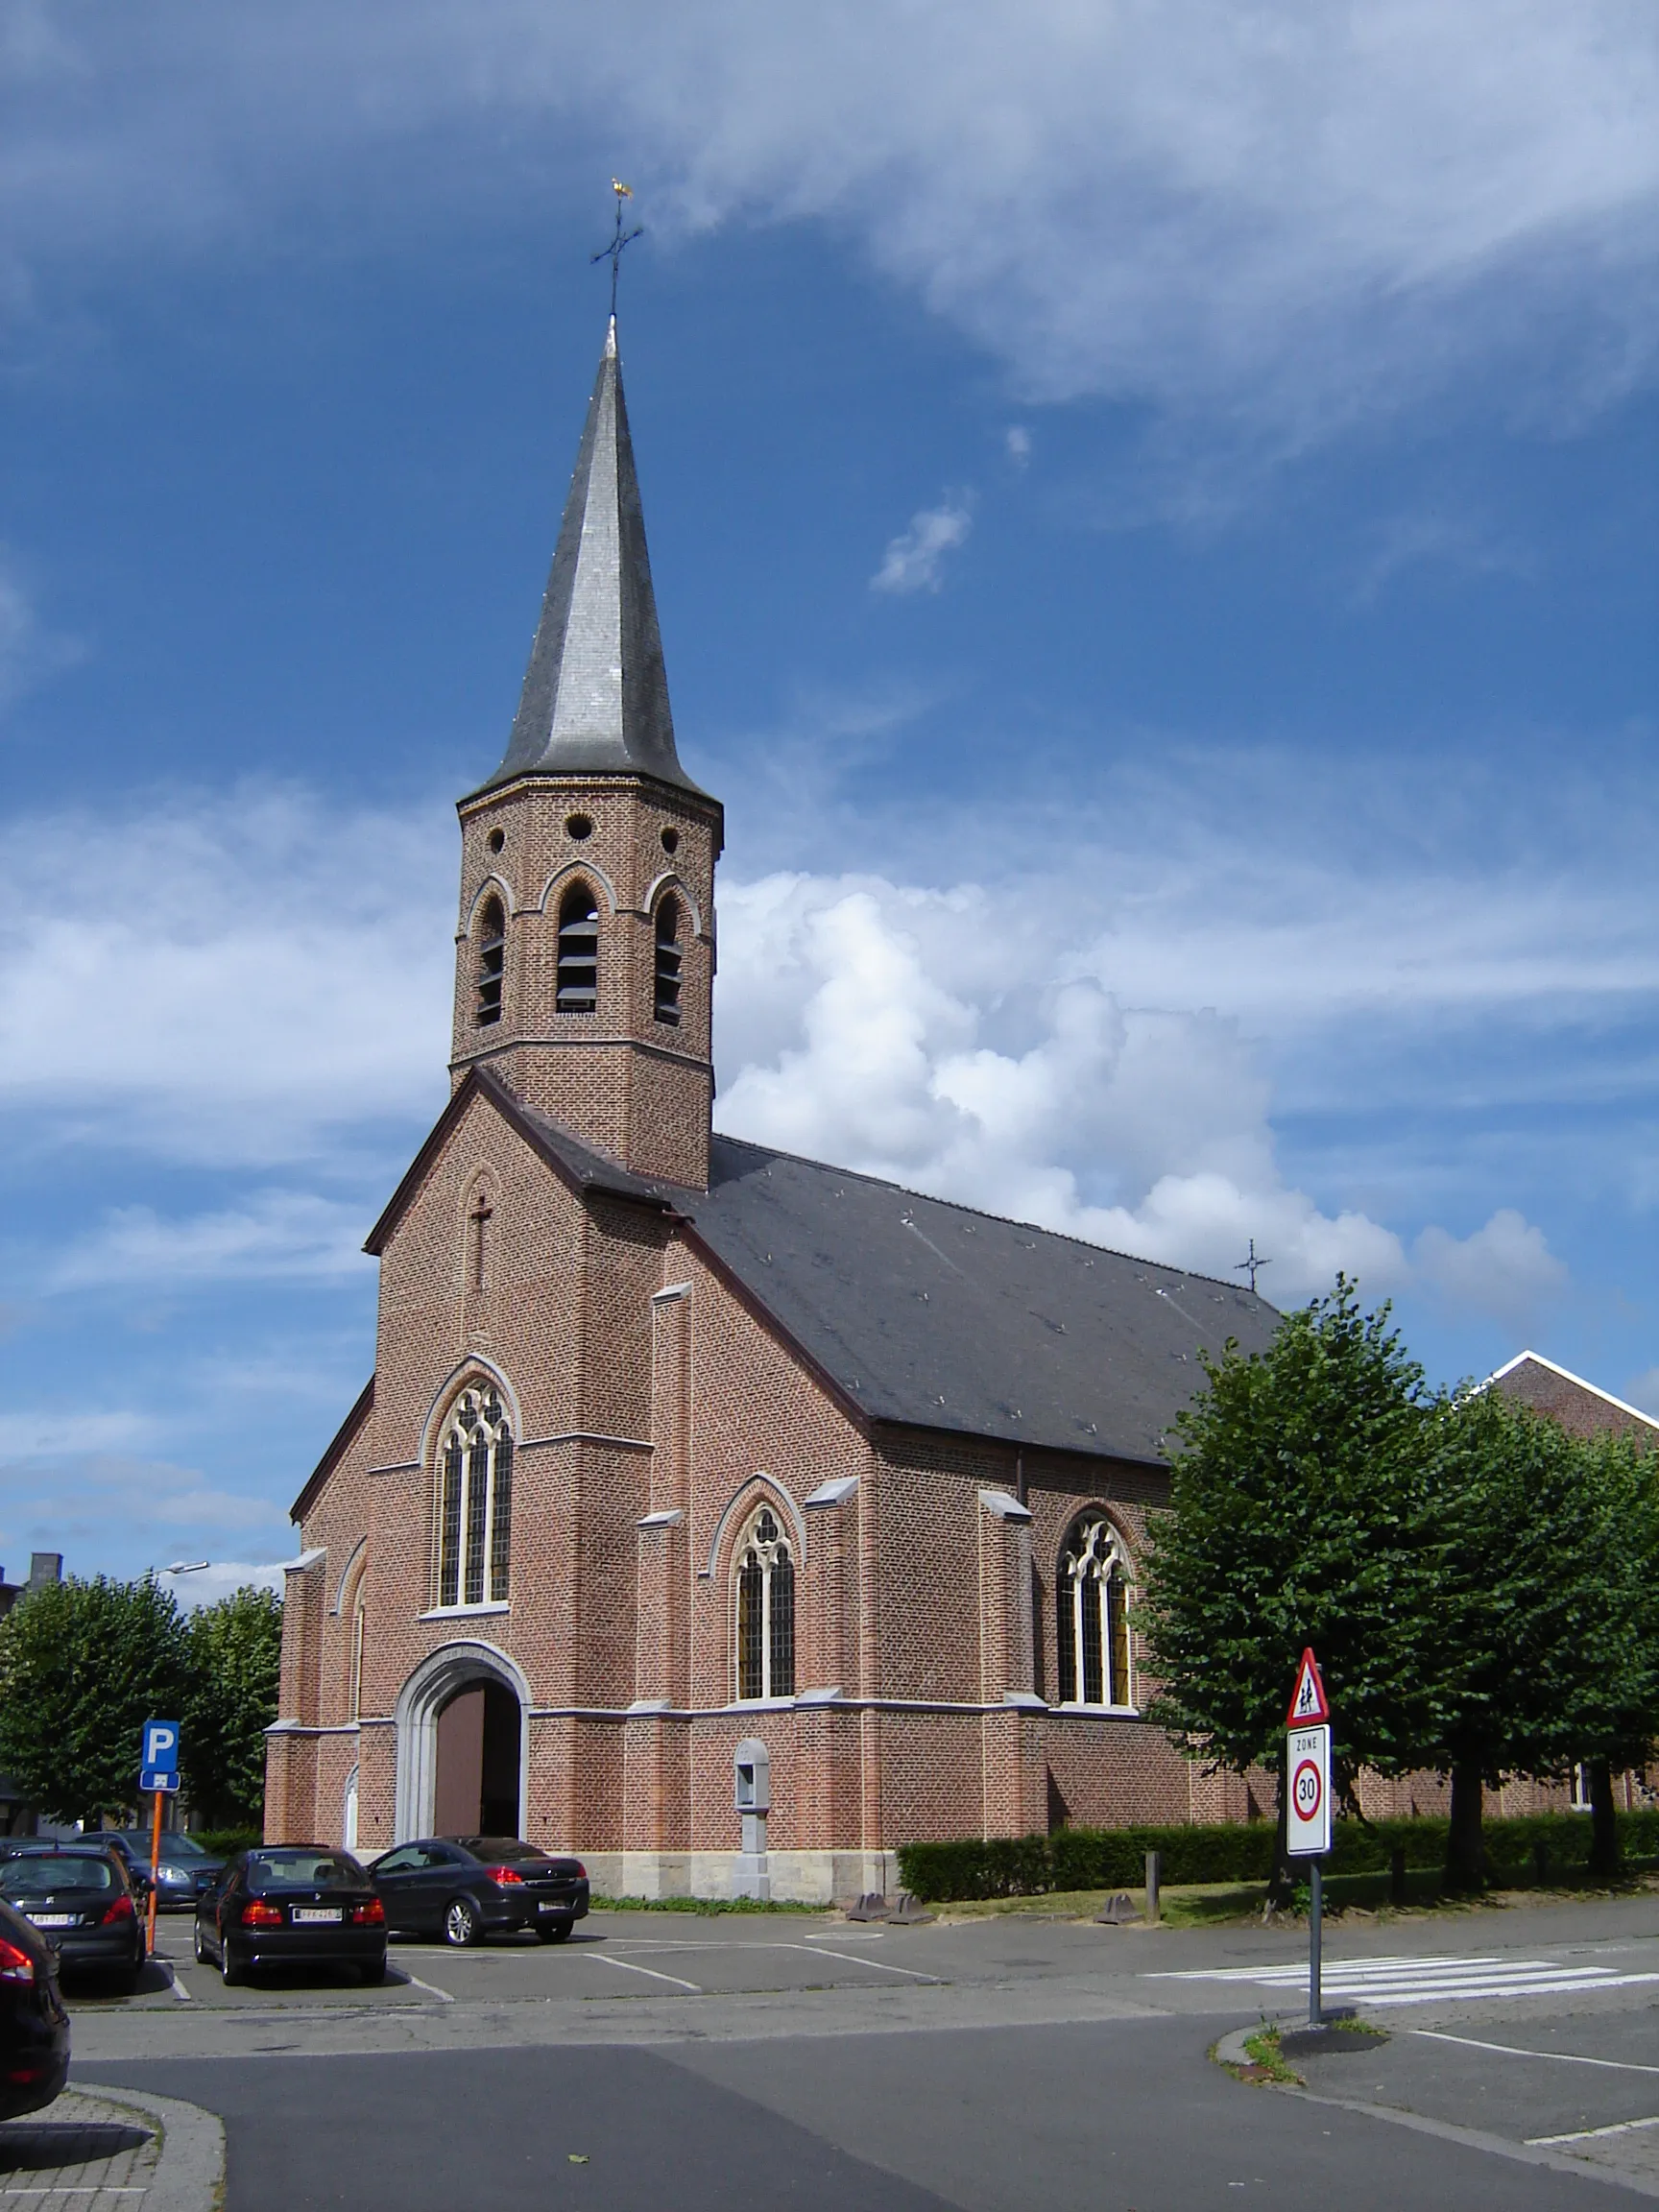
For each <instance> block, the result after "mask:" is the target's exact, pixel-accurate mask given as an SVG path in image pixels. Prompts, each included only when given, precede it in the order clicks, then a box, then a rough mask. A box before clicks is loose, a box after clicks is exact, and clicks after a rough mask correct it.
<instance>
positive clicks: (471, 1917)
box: [444, 1897, 484, 1949]
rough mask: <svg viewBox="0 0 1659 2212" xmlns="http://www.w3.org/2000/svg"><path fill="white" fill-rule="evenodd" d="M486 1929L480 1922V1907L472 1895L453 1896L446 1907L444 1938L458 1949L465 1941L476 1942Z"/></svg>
mask: <svg viewBox="0 0 1659 2212" xmlns="http://www.w3.org/2000/svg"><path fill="white" fill-rule="evenodd" d="M483 1933H484V1930H483V1928H482V1926H481V1925H480V1923H479V1919H478V1908H477V1907H476V1906H475V1905H474V1904H473V1902H472V1900H471V1898H470V1897H451V1898H450V1900H449V1902H448V1904H447V1905H446V1906H445V1908H444V1940H445V1943H453V1944H454V1945H455V1946H456V1947H457V1949H459V1948H460V1946H461V1945H462V1944H464V1943H476V1942H477V1940H478V1938H479V1936H482V1935H483Z"/></svg>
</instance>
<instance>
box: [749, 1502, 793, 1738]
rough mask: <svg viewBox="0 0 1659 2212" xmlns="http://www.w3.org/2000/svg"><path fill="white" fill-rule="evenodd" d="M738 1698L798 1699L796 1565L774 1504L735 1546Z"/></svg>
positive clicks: (762, 1509) (760, 1515) (766, 1506)
mask: <svg viewBox="0 0 1659 2212" xmlns="http://www.w3.org/2000/svg"><path fill="white" fill-rule="evenodd" d="M737 1695H738V1696H739V1697H740V1698H748V1697H793V1696H794V1695H795V1562H794V1559H793V1557H792V1555H791V1550H790V1545H789V1541H788V1539H787V1538H786V1537H785V1536H784V1534H783V1533H782V1531H781V1528H780V1527H779V1526H778V1516H777V1515H776V1514H775V1513H774V1512H773V1510H772V1508H771V1506H770V1505H762V1506H761V1508H760V1510H759V1512H758V1513H757V1514H756V1516H755V1518H754V1519H753V1520H752V1521H751V1522H750V1524H749V1527H748V1528H747V1530H746V1531H745V1533H744V1536H743V1539H742V1542H741V1543H740V1544H739V1545H738V1547H737Z"/></svg>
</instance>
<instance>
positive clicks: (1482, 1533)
mask: <svg viewBox="0 0 1659 2212" xmlns="http://www.w3.org/2000/svg"><path fill="white" fill-rule="evenodd" d="M1656 1480H1659V1474H1656V1471H1655V1470H1654V1469H1653V1468H1651V1467H1650V1466H1649V1465H1648V1464H1647V1457H1646V1455H1642V1454H1641V1453H1640V1452H1639V1451H1638V1450H1637V1448H1636V1447H1635V1446H1634V1444H1632V1443H1630V1442H1628V1441H1626V1440H1623V1439H1620V1438H1617V1437H1613V1436H1600V1437H1596V1438H1592V1439H1588V1440H1586V1439H1584V1438H1581V1437H1576V1436H1573V1435H1571V1434H1569V1433H1568V1431H1566V1430H1564V1429H1563V1428H1561V1426H1560V1425H1559V1423H1557V1422H1555V1421H1552V1420H1551V1419H1549V1418H1548V1416H1546V1415H1543V1414H1540V1413H1535V1412H1533V1411H1531V1410H1530V1409H1529V1408H1527V1407H1522V1406H1517V1405H1516V1404H1514V1403H1513V1402H1512V1401H1511V1400H1509V1399H1507V1398H1505V1397H1504V1396H1503V1393H1502V1392H1501V1391H1497V1390H1481V1391H1467V1392H1464V1393H1462V1394H1460V1395H1459V1396H1457V1397H1456V1398H1455V1399H1453V1400H1451V1401H1449V1402H1447V1403H1446V1404H1445V1406H1444V1407H1442V1408H1441V1411H1440V1414H1439V1418H1438V1420H1437V1422H1436V1451H1435V1490H1436V1499H1437V1503H1436V1517H1437V1521H1438V1531H1437V1538H1436V1544H1435V1553H1436V1558H1435V1571H1434V1575H1433V1577H1432V1583H1431V1589H1430V1592H1429V1595H1430V1599H1431V1602H1430V1603H1429V1605H1428V1606H1427V1607H1426V1609H1425V1610H1424V1611H1423V1613H1422V1614H1421V1616H1420V1618H1419V1621H1418V1623H1417V1637H1416V1642H1417V1646H1418V1654H1419V1666H1420V1668H1421V1671H1422V1673H1423V1676H1424V1678H1425V1680H1426V1682H1429V1683H1430V1684H1431V1688H1432V1696H1431V1705H1432V1706H1433V1709H1434V1711H1435V1712H1436V1714H1437V1716H1438V1719H1437V1724H1436V1727H1435V1731H1434V1734H1433V1737H1432V1740H1431V1742H1429V1743H1425V1745H1424V1756H1423V1762H1422V1763H1423V1764H1424V1765H1426V1766H1432V1767H1437V1768H1438V1769H1439V1770H1440V1771H1441V1772H1442V1773H1446V1774H1449V1775H1450V1776H1451V1779H1452V1818H1451V1824H1450V1833H1449V1836H1448V1839H1447V1860H1446V1877H1447V1882H1448V1885H1449V1886H1450V1887H1455V1888H1465V1889H1467V1888H1476V1887H1479V1886H1480V1885H1481V1884H1482V1883H1483V1882H1484V1880H1485V1875H1486V1867H1485V1852H1484V1844H1483V1838H1482V1827H1481V1796H1482V1791H1483V1789H1484V1788H1486V1787H1492V1788H1496V1787H1497V1786H1498V1784H1499V1783H1501V1782H1502V1781H1503V1778H1504V1776H1505V1775H1508V1774H1526V1775H1535V1776H1539V1777H1543V1778H1555V1779H1560V1778H1562V1777H1564V1776H1565V1775H1567V1774H1568V1773H1569V1772H1570V1771H1571V1770H1572V1768H1573V1767H1574V1766H1575V1764H1577V1763H1578V1762H1579V1761H1583V1762H1585V1763H1586V1764H1588V1765H1589V1767H1590V1768H1591V1775H1592V1802H1593V1806H1594V1809H1595V1810H1594V1815H1593V1817H1594V1833H1593V1838H1592V1849H1593V1864H1594V1865H1596V1867H1597V1868H1598V1870H1599V1871H1601V1872H1604V1873H1611V1872H1613V1871H1614V1870H1615V1868H1616V1866H1617V1863H1618V1832H1617V1828H1616V1825H1615V1822H1614V1817H1613V1810H1614V1809H1613V1791H1612V1774H1613V1771H1614V1769H1615V1768H1616V1767H1627V1766H1641V1765H1644V1764H1645V1763H1646V1761H1647V1757H1648V1755H1649V1752H1650V1750H1651V1747H1652V1744H1653V1741H1654V1735H1655V1730H1656V1727H1659V1603H1656V1600H1655V1596H1654V1575H1655V1570H1656V1568H1659V1542H1656V1535H1655V1527H1656V1509H1655V1495H1654V1493H1655V1482H1656Z"/></svg>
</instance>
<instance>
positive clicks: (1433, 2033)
mask: <svg viewBox="0 0 1659 2212" xmlns="http://www.w3.org/2000/svg"><path fill="white" fill-rule="evenodd" d="M1406 2032H1407V2035H1427V2036H1428V2037H1429V2038H1430V2039H1431V2041H1432V2042H1435V2043H1462V2044H1464V2045H1466V2046H1467V2048H1468V2049H1469V2050H1471V2051H1501V2052H1503V2056H1504V2057H1505V2058H1552V2059H1553V2060H1554V2061H1555V2063H1556V2065H1557V2066H1605V2067H1607V2068H1608V2069H1609V2070H1610V2071H1611V2072H1612V2073H1615V2074H1659V2066H1644V2065H1642V2064H1640V2063H1639V2062H1638V2061H1637V2060H1636V2059H1634V2058H1585V2057H1582V2056H1580V2055H1579V2053H1577V2052H1576V2051H1518V2050H1517V2049H1516V2048H1515V2046H1514V2044H1513V2043H1481V2042H1479V2041H1478V2040H1477V2038H1476V2037H1475V2036H1473V2035H1448V2034H1447V2032H1446V2031H1445V2030H1444V2029H1443V2028H1407V2031H1406Z"/></svg>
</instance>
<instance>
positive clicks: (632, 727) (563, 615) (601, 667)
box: [484, 316, 698, 791]
mask: <svg viewBox="0 0 1659 2212" xmlns="http://www.w3.org/2000/svg"><path fill="white" fill-rule="evenodd" d="M536 773H541V774H543V775H554V776H560V775H565V776H570V775H574V776H594V775H599V776H605V775H617V776H641V775H643V776H654V777H656V778H657V779H658V781H660V782H663V783H672V784H676V785H678V786H679V787H680V788H681V789H682V790H685V791H696V790H697V789H698V786H697V785H696V784H695V783H693V782H692V781H691V779H690V777H689V776H687V775H686V773H685V769H684V768H682V767H681V765H680V757H679V755H678V754H677V753H676V751H675V750H674V722H673V717H672V715H671V714H670V713H669V710H668V679H667V676H666V673H665V671H664V669H663V666H662V640H661V637H660V635H659V633H658V629H657V600H656V596H655V594H654V593H653V591H652V589H651V563H650V559H649V557H648V555H647V553H646V550H645V517H644V515H643V513H642V511H641V509H640V504H639V481H638V478H637V475H636V474H635V471H634V446H633V442H632V440H631V439H630V438H629V435H628V409H627V407H626V405H625V403H624V401H623V397H622V366H621V363H620V362H619V361H618V359H617V357H616V319H615V317H614V316H613V317H612V319H611V325H610V328H609V329H608V331H607V332H606V336H605V351H604V353H603V355H602V356H601V358H600V362H599V374H598V377H597V378H596V380H595V382H594V385H593V397H592V398H591V400H589V405H588V421H587V423H586V425H585V426H584V428H583V432H582V444H581V445H580V447H579V448H578V450H577V454H576V471H575V474H574V475H573V476H572V477H571V479H570V495H569V497H568V498H567V499H566V500H565V519H564V522H563V524H562V526H561V528H560V531H559V543H558V546H557V548H556V549H555V551H554V555H553V566H552V569H551V570H550V572H549V574H548V577H547V589H546V592H545V593H544V595H543V597H542V600H541V620H540V621H539V622H538V623H537V626H536V639H535V642H534V644H533V645H532V646H531V648H530V665H529V667H528V668H527V669H526V670H525V672H524V688H523V690H522V692H521V693H520V694H519V699H518V711H517V715H516V716H515V717H514V722H513V733H512V736H511V737H510V738H509V739H508V743H507V752H506V756H505V757H504V758H503V760H502V762H501V765H500V767H499V768H497V769H496V771H495V773H494V775H493V776H492V777H491V778H490V781H489V783H487V784H486V785H485V786H484V788H485V789H486V790H488V789H489V788H490V785H491V784H494V783H500V782H502V781H506V780H507V779H508V778H509V777H513V776H521V775H526V774H536Z"/></svg>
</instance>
